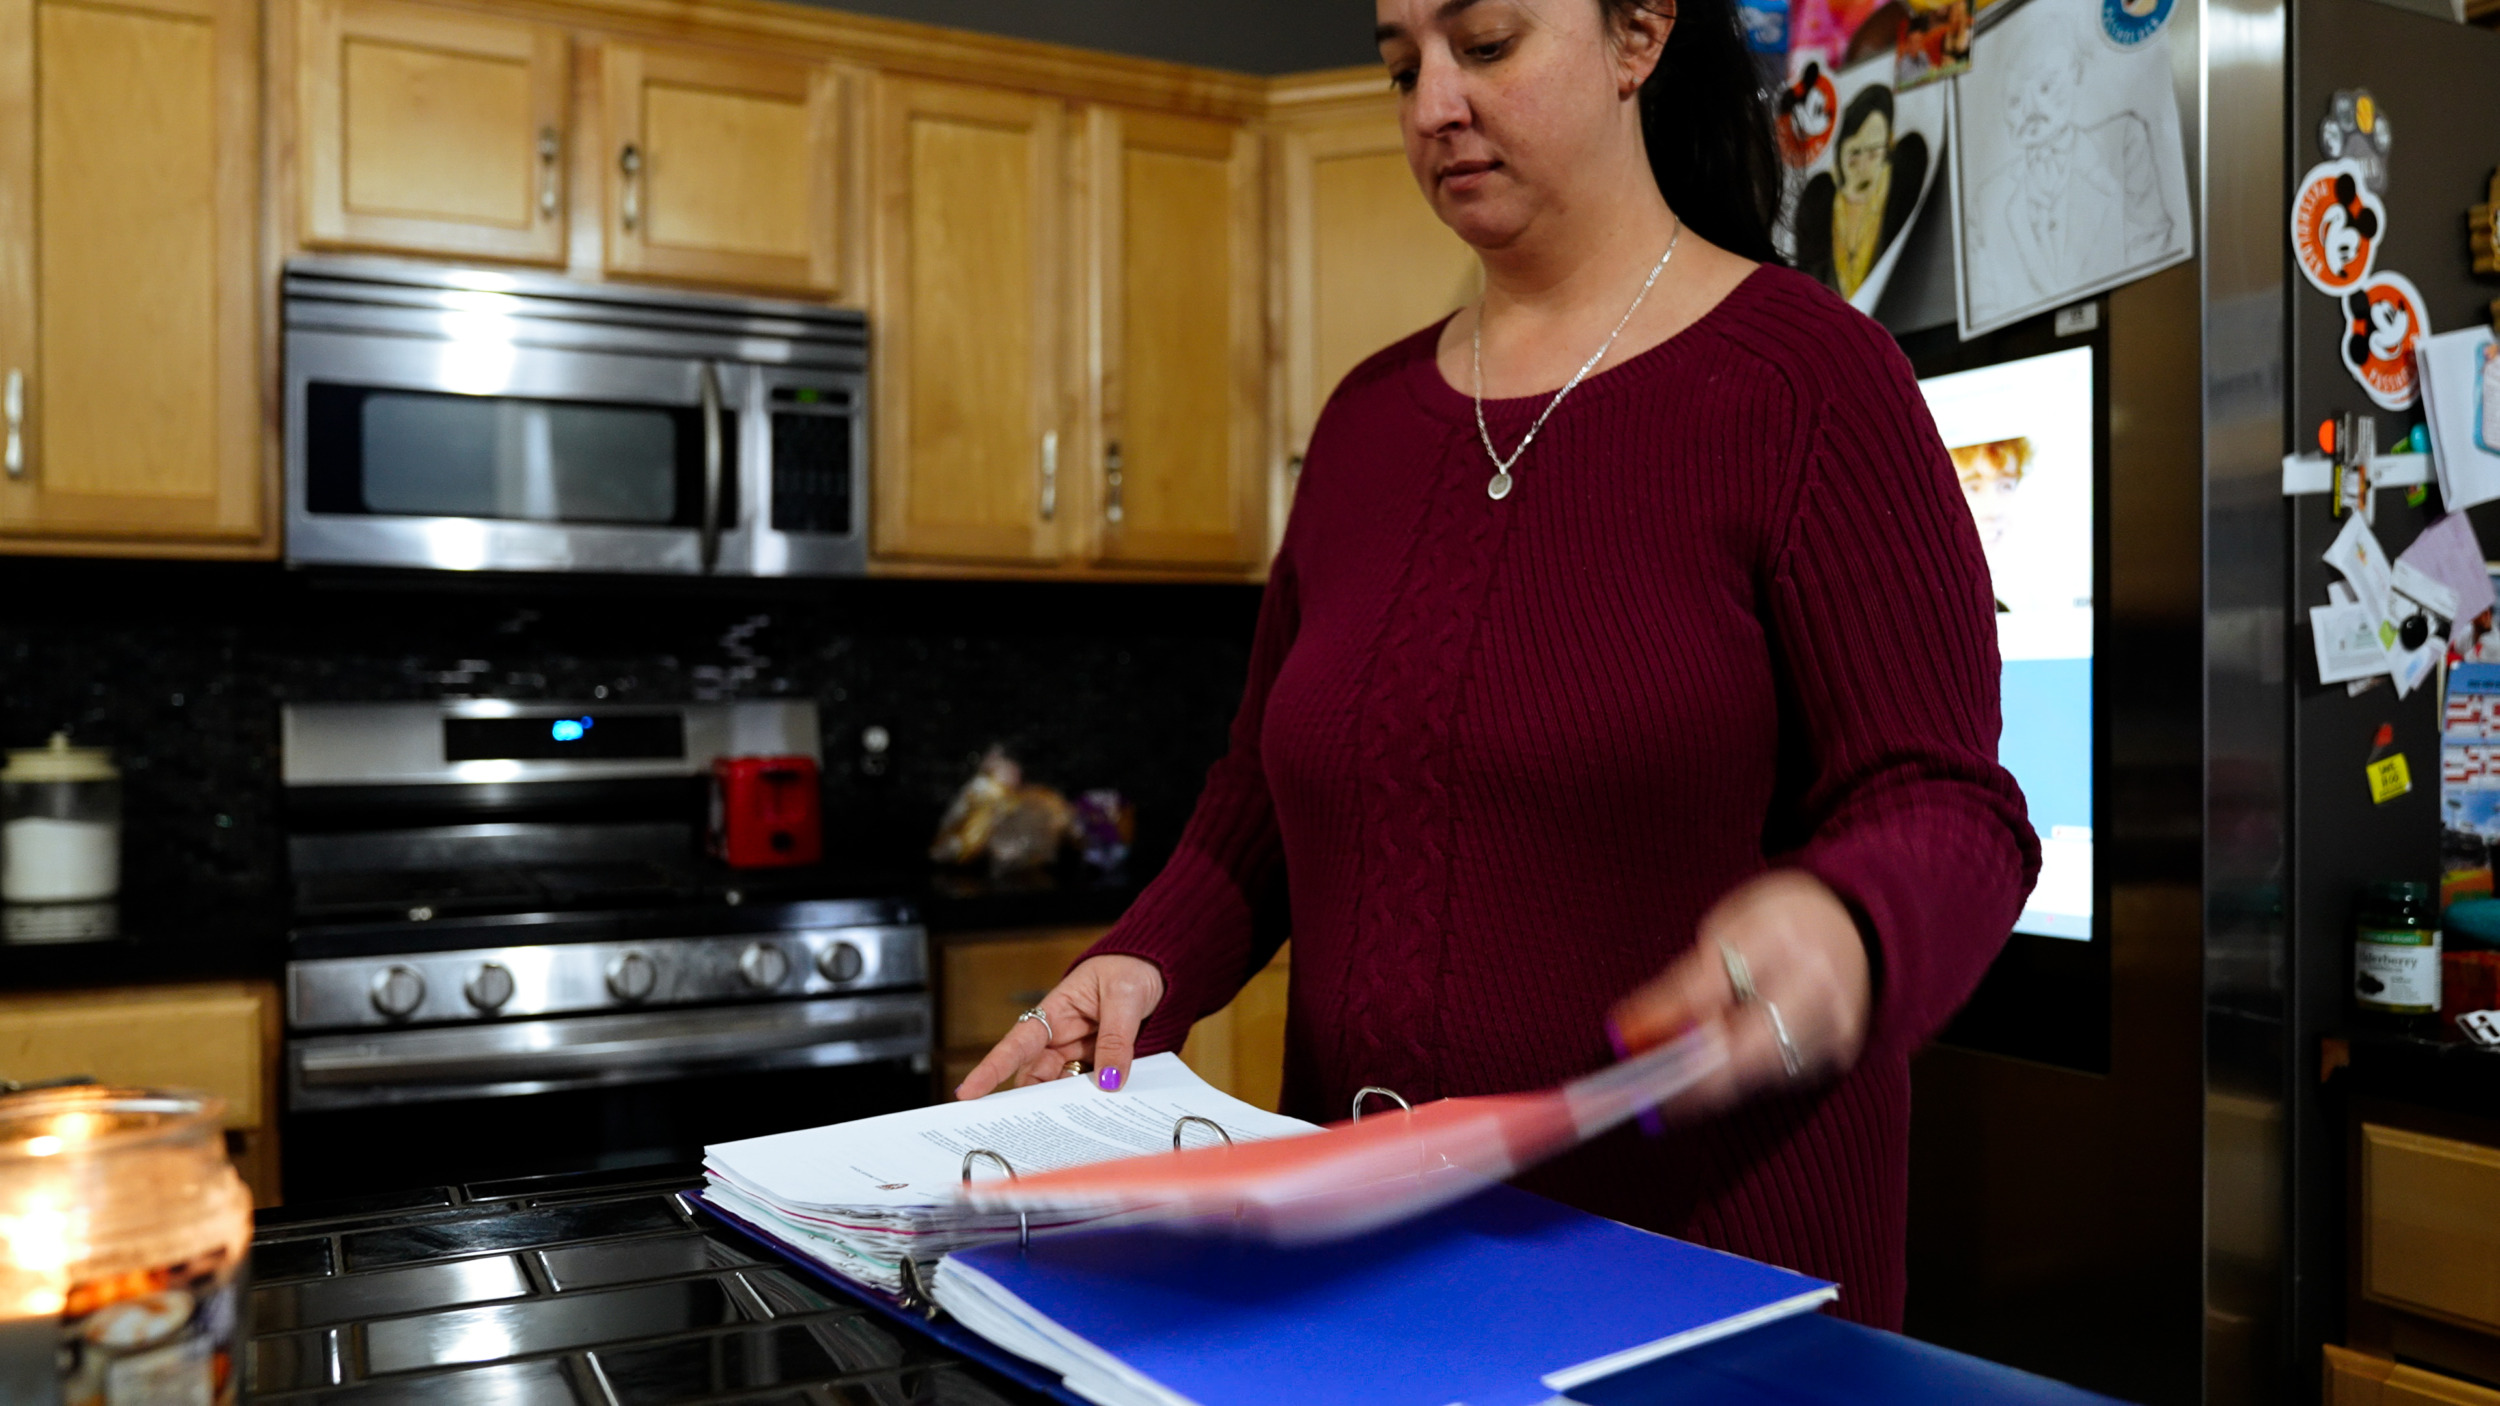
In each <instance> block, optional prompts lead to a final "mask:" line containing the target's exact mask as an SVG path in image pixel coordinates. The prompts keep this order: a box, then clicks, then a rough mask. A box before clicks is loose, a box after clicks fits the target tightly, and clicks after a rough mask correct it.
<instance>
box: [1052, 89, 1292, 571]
mask: <svg viewBox="0 0 2500 1406" xmlns="http://www.w3.org/2000/svg"><path fill="white" fill-rule="evenodd" d="M1088 125H1089V138H1090V142H1091V145H1092V148H1093V153H1094V181H1093V196H1094V209H1093V220H1094V231H1095V251H1094V253H1095V266H1094V269H1093V286H1094V289H1095V298H1096V305H1095V307H1094V309H1093V312H1094V326H1095V328H1096V335H1097V336H1098V337H1099V338H1100V348H1099V352H1098V357H1097V360H1098V364H1099V365H1100V366H1101V368H1102V371H1101V377H1102V379H1101V385H1100V396H1101V406H1100V417H1099V419H1100V426H1101V429H1100V442H1099V445H1098V446H1097V448H1096V453H1097V455H1098V462H1099V463H1100V465H1101V473H1102V479H1101V484H1100V487H1099V489H1098V493H1099V500H1098V501H1099V502H1100V504H1101V512H1100V515H1099V520H1098V523H1097V531H1098V538H1097V540H1098V542H1099V548H1098V550H1097V553H1096V555H1097V557H1098V559H1099V560H1102V561H1105V562H1113V563H1121V564H1137V565H1164V566H1207V567H1216V568H1227V569H1235V570H1238V569H1242V568H1247V567H1250V566H1253V565H1255V564H1256V563H1257V561H1258V559H1259V557H1260V556H1261V555H1262V553H1263V551H1264V547H1265V539H1266V524H1265V521H1264V518H1265V504H1264V496H1265V495H1264V492H1263V489H1262V485H1261V481H1260V463H1259V459H1260V449H1261V444H1260V441H1261V434H1260V425H1259V418H1260V376H1261V362H1262V360H1263V356H1264V347H1263V345H1262V337H1261V334H1260V325H1259V317H1260V297H1261V293H1260V290H1261V288H1262V286H1263V281H1262V278H1261V267H1260V266H1261V263H1262V259H1261V254H1262V250H1261V240H1260V233H1259V225H1258V196H1257V162H1256V157H1255V148H1254V145H1253V143H1252V141H1251V138H1250V136H1249V134H1248V133H1246V132H1245V131H1243V130H1241V129H1240V128H1238V127H1236V126H1233V125H1231V124H1228V123H1218V122H1203V121H1193V120H1190V119H1185V118H1176V117H1165V116H1155V115H1149V114H1144V113H1123V112H1114V111H1111V110H1108V109H1100V108H1098V109H1095V110H1094V111H1093V112H1092V113H1091V114H1090V119H1089V124H1088Z"/></svg>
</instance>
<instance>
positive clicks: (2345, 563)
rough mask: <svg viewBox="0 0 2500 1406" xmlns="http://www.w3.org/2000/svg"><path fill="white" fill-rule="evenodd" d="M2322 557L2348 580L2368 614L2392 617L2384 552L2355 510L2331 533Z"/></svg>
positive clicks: (2390, 584)
mask: <svg viewBox="0 0 2500 1406" xmlns="http://www.w3.org/2000/svg"><path fill="white" fill-rule="evenodd" d="M2325 561H2326V564H2327V565H2329V566H2331V567H2334V568H2335V569H2336V570H2337V571H2340V572H2342V573H2343V574H2344V579H2345V580H2346V581H2349V582H2351V583H2352V589H2353V594H2354V595H2356V596H2358V597H2360V600H2361V604H2362V605H2363V606H2365V607H2367V608H2368V609H2369V611H2370V613H2371V614H2372V615H2374V616H2376V617H2378V618H2379V619H2381V620H2386V619H2390V618H2393V617H2394V615H2395V613H2396V603H2395V601H2394V600H2393V599H2391V597H2393V596H2394V594H2395V591H2396V582H2395V578H2394V574H2393V573H2392V572H2391V571H2390V570H2389V568H2388V564H2387V553H2386V551H2385V550H2384V549H2382V548H2381V547H2380V546H2379V544H2378V536H2377V534H2375V533H2373V532H2371V531H2370V524H2368V523H2367V522H2364V521H2362V519H2361V515H2360V514H2359V513H2355V514H2353V515H2352V516H2350V517H2347V518H2345V519H2344V530H2343V531H2341V532H2339V533H2337V534H2335V542H2334V545H2332V546H2330V547H2328V548H2327V549H2326V553H2325ZM2407 613H2410V612H2407Z"/></svg>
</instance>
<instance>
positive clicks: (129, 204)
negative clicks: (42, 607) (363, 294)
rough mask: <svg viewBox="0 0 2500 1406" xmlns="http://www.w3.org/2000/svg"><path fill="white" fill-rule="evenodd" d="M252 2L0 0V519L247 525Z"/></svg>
mask: <svg viewBox="0 0 2500 1406" xmlns="http://www.w3.org/2000/svg"><path fill="white" fill-rule="evenodd" d="M255 13H256V10H255V6H254V5H253V4H252V3H251V0H114V3H112V4H109V5H108V4H87V3H81V2H80V0H0V356H5V365H0V378H5V379H4V382H0V402H4V403H5V410H6V427H5V432H6V448H5V453H4V454H0V458H4V459H5V476H0V532H5V533H8V534H12V535H15V534H39V535H44V536H71V537H81V538H88V539H99V540H115V539H117V540H119V541H121V542H123V543H124V544H126V549H138V548H139V544H140V543H143V542H145V541H147V540H149V539H157V540H163V539H190V540H196V541H205V542H216V541H218V540H221V539H223V540H228V541H233V540H243V541H248V540H250V539H253V538H256V537H258V536H260V534H261V530H262V522H263V468H262V463H261V452H260V422H261V421H260V399H259V375H258V369H259V368H258V343H257V339H256V337H255V327H256V318H255V313H256V310H257V306H258V296H257V292H256V289H257V269H256V264H255V241H254V228H255V226H254V220H253V202H254V197H255V192H256V191H257V189H258V186H257V183H256V182H257V176H258V166H259V160H260V144H259V140H258V136H257V123H258V116H259V111H258V102H257V95H258V91H259V83H258V66H257V63H256V62H255V58H254V55H255V53H256V49H257V27H256V24H255V19H254V17H255Z"/></svg>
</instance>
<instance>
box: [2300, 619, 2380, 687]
mask: <svg viewBox="0 0 2500 1406" xmlns="http://www.w3.org/2000/svg"><path fill="white" fill-rule="evenodd" d="M2380 624H2381V622H2380V619H2379V616H2378V612H2376V611H2374V610H2372V609H2370V608H2369V607H2368V606H2366V605H2362V604H2359V603H2358V602H2356V603H2354V604H2351V605H2343V604H2334V605H2314V606H2311V607H2310V608H2309V632H2310V633H2311V634H2312V635H2314V636H2316V638H2317V645H2318V682H2320V683H2344V682H2346V681H2348V680H2351V679H2366V678H2368V677H2369V676H2370V675H2372V674H2384V673H2386V672H2387V671H2388V659H2387V646H2386V644H2385V643H2383V642H2382V641H2381V640H2380V638H2379V628H2380Z"/></svg>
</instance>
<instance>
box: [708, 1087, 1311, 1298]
mask: <svg viewBox="0 0 2500 1406" xmlns="http://www.w3.org/2000/svg"><path fill="white" fill-rule="evenodd" d="M1184 1116H1194V1117H1198V1118H1204V1119H1208V1120H1210V1121H1212V1122H1214V1123H1215V1124H1216V1125H1217V1126H1219V1127H1221V1128H1222V1129H1223V1130H1224V1131H1225V1133H1226V1134H1227V1135H1229V1136H1230V1137H1231V1138H1232V1139H1233V1140H1234V1141H1235V1142H1236V1143H1241V1144H1249V1143H1255V1142H1259V1141H1262V1140H1265V1139H1269V1138H1280V1137H1294V1136H1298V1135H1301V1134H1305V1133H1312V1132H1316V1131H1318V1129H1316V1128H1314V1127H1313V1126H1312V1125H1311V1124H1309V1123H1305V1122H1303V1121H1302V1120H1301V1119H1299V1118H1287V1117H1284V1116H1282V1115H1280V1114H1275V1113H1268V1112H1265V1111H1263V1110H1261V1109H1257V1108H1253V1107H1251V1106H1250V1105H1249V1104H1246V1103H1243V1102H1242V1101H1241V1100H1239V1099H1236V1098H1233V1097H1230V1096H1229V1095H1226V1094H1224V1093H1222V1092H1219V1091H1218V1090H1216V1089H1214V1088H1212V1087H1210V1086H1209V1085H1208V1084H1207V1083H1206V1082H1205V1081H1204V1080H1201V1079H1200V1078H1199V1077H1198V1076H1197V1075H1195V1074H1193V1073H1191V1072H1190V1070H1189V1067H1188V1066H1187V1065H1185V1064H1182V1063H1181V1061H1180V1057H1179V1056H1178V1055H1173V1054H1159V1055H1151V1056H1148V1057H1147V1058H1145V1059H1141V1060H1139V1061H1137V1063H1136V1065H1135V1067H1134V1068H1133V1069H1132V1070H1131V1071H1130V1076H1129V1083H1128V1087H1127V1088H1126V1089H1124V1090H1122V1091H1121V1092H1119V1093H1116V1094H1107V1093H1104V1092H1102V1091H1101V1090H1100V1089H1097V1088H1095V1087H1094V1085H1093V1083H1092V1081H1090V1080H1086V1079H1056V1080H1052V1081H1051V1082H1049V1083H1046V1084H1035V1085H1031V1086H1029V1087H1027V1088H1022V1089H1012V1090H1009V1091H1007V1092H1004V1093H997V1094H992V1095H990V1096H989V1097H988V1098H985V1099H981V1100H978V1101H977V1102H971V1103H945V1104H936V1105H932V1106H930V1107H927V1108H915V1109H911V1110H908V1111H906V1112H902V1113H889V1114H886V1115H884V1116H883V1117H878V1118H863V1119H860V1120H859V1121H857V1122H852V1123H839V1124H835V1125H833V1126H831V1127H824V1128H809V1129H806V1130H804V1131H800V1132H793V1133H777V1134H774V1135H773V1136H770V1137H760V1138H748V1139H746V1140H744V1141H742V1142H730V1143H721V1144H718V1145H716V1146H712V1147H707V1148H705V1149H704V1162H703V1172H704V1178H705V1180H706V1181H707V1182H708V1183H709V1184H710V1185H709V1186H708V1188H707V1194H708V1195H709V1197H710V1198H711V1199H713V1200H714V1201H716V1202H717V1203H719V1204H720V1206H721V1208H722V1209H724V1210H726V1211H728V1212H730V1213H731V1214H733V1215H736V1216H739V1217H741V1218H743V1219H745V1220H747V1221H748V1222H749V1223H751V1224H753V1225H755V1226H756V1227H757V1228H759V1229H762V1230H765V1231H768V1232H770V1233H772V1234H774V1235H776V1236H778V1237H780V1238H781V1239H783V1240H784V1241H786V1242H788V1243H789V1244H790V1245H792V1246H794V1247H796V1248H798V1249H800V1250H802V1251H804V1252H805V1253H807V1254H808V1255H809V1256H811V1257H812V1258H814V1259H816V1260H818V1261H819V1262H821V1263H822V1264H824V1265H825V1266H826V1267H827V1268H830V1269H832V1270H833V1271H835V1272H836V1273H838V1274H841V1275H843V1276H845V1277H846V1278H850V1279H854V1280H857V1281H859V1282H861V1283H864V1284H869V1285H873V1286H874V1287H876V1288H879V1289H882V1290H884V1291H886V1292H887V1293H899V1292H901V1289H902V1263H903V1261H904V1259H906V1258H909V1259H911V1260H913V1261H914V1262H915V1263H916V1264H917V1266H918V1267H919V1269H920V1270H921V1271H923V1274H922V1280H923V1282H926V1271H928V1270H929V1269H930V1268H931V1267H932V1266H934V1265H935V1263H936V1262H937V1260H939V1259H940V1258H941V1257H943V1256H945V1255H947V1254H948V1253H950V1252H952V1251H955V1250H960V1249H965V1248H967V1247H970V1246H974V1245H987V1244H992V1243H995V1242H998V1241H1002V1240H1005V1241H1014V1240H1017V1239H1018V1238H1019V1237H1020V1236H1021V1235H1022V1234H1023V1233H1024V1231H1025V1230H1026V1228H1027V1227H1028V1225H1029V1228H1030V1230H1031V1232H1032V1233H1033V1234H1035V1235H1039V1234H1042V1233H1043V1232H1045V1231H1055V1230H1065V1229H1068V1228H1070V1227H1072V1226H1077V1225H1083V1224H1088V1223H1093V1222H1098V1221H1102V1220H1104V1219H1105V1218H1106V1217H1107V1215H1109V1214H1110V1212H1108V1211H1106V1210H1103V1209H1079V1210H1073V1211H1069V1212H1066V1213H1063V1214H1033V1215H1030V1216H1028V1215H1026V1214H1025V1213H1024V1212H1022V1211H1019V1210H1016V1209H988V1210H984V1209H980V1208H978V1207H975V1206H973V1205H971V1204H968V1203H967V1202H966V1201H965V1200H964V1198H963V1196H962V1194H961V1193H962V1185H963V1169H964V1157H965V1155H966V1154H967V1153H969V1152H971V1151H972V1150H974V1149H975V1148H986V1149H988V1150H990V1151H992V1152H995V1153H997V1154H998V1155H999V1156H1001V1157H1003V1158H1005V1159H1006V1160H1007V1163H1008V1165H1009V1166H1011V1167H1012V1168H1014V1170H1015V1172H1016V1173H1017V1175H1019V1176H1029V1175H1033V1174H1035V1173H1039V1172H1048V1171H1055V1170H1059V1169H1061V1168H1066V1167H1072V1166H1077V1165H1080V1164H1083V1163H1089V1162H1102V1161H1108V1160H1112V1159H1116V1158H1124V1157H1134V1156H1137V1155H1139V1154H1143V1153H1150V1152H1159V1153H1162V1154H1165V1155H1167V1156H1168V1155H1170V1153H1171V1151H1172V1130H1173V1125H1174V1124H1175V1123H1176V1122H1177V1121H1178V1120H1179V1119H1181V1118H1182V1117H1184ZM1189 1136H1190V1138H1191V1139H1192V1140H1193V1141H1197V1140H1207V1139H1212V1138H1213V1137H1214V1134H1213V1133H1211V1132H1208V1131H1207V1130H1206V1129H1205V1128H1204V1127H1203V1126H1201V1125H1197V1124H1192V1125H1190V1133H1189ZM973 1175H974V1176H975V1178H980V1179H1003V1178H1004V1175H1005V1174H1004V1173H1002V1172H1001V1171H1000V1170H999V1169H998V1164H997V1163H995V1162H992V1161H990V1160H989V1159H987V1158H982V1159H979V1160H978V1161H977V1162H976V1163H975V1164H974V1170H973Z"/></svg>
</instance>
